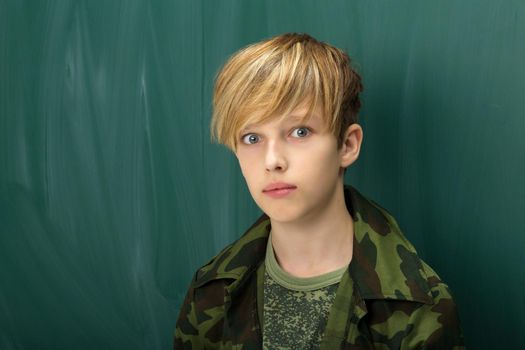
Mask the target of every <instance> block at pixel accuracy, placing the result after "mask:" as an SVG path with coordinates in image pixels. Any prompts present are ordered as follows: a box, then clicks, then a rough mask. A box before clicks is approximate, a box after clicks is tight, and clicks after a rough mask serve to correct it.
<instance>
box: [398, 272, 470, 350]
mask: <svg viewBox="0 0 525 350" xmlns="http://www.w3.org/2000/svg"><path fill="white" fill-rule="evenodd" d="M424 265H426V264H424ZM425 268H426V269H428V270H430V271H431V272H433V271H432V269H431V268H429V267H428V265H426V266H425ZM429 282H430V285H431V289H430V291H431V293H432V296H433V300H434V304H432V305H430V304H425V305H423V306H421V307H420V308H418V309H417V310H416V311H414V313H412V315H411V316H410V321H409V324H410V325H412V327H413V329H412V331H411V332H410V335H409V336H407V337H406V338H405V339H404V340H403V342H402V346H401V348H402V349H447V350H448V349H454V350H458V349H465V345H464V339H463V332H462V330H461V326H460V319H459V314H458V309H457V305H456V303H455V302H454V299H453V297H452V293H451V291H450V289H449V287H448V286H447V285H446V284H445V283H443V282H442V281H441V280H440V279H439V277H438V276H437V275H435V272H434V275H433V276H431V277H430V278H429Z"/></svg>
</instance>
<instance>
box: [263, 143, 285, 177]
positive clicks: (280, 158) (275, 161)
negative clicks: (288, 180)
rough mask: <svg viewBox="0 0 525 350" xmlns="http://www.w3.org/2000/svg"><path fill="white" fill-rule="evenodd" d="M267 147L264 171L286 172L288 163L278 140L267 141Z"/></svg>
mask: <svg viewBox="0 0 525 350" xmlns="http://www.w3.org/2000/svg"><path fill="white" fill-rule="evenodd" d="M267 145H268V146H267V148H266V155H265V162H266V171H275V170H280V171H283V170H286V168H287V167H288V163H287V161H286V156H285V152H284V149H283V146H282V145H281V144H280V142H279V141H278V140H272V141H269V142H268V143H267Z"/></svg>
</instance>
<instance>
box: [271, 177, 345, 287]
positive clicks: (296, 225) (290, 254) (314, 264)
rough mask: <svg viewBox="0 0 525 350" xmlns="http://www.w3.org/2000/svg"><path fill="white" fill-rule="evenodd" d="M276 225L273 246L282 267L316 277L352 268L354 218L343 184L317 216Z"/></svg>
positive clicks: (290, 272) (295, 274)
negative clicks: (348, 207)
mask: <svg viewBox="0 0 525 350" xmlns="http://www.w3.org/2000/svg"><path fill="white" fill-rule="evenodd" d="M270 221H271V224H272V245H273V249H274V252H275V257H276V259H277V262H278V263H279V265H280V266H281V268H282V269H283V270H284V271H286V272H288V273H289V274H291V275H294V276H297V277H312V276H317V275H321V274H324V273H327V272H330V271H334V270H337V269H339V268H341V267H343V266H345V265H348V264H349V263H350V261H351V259H352V250H353V236H354V231H353V219H352V216H351V215H350V213H349V212H348V210H347V209H346V205H345V200H344V191H343V184H342V182H341V185H340V186H338V188H337V190H336V193H335V195H334V196H333V197H332V199H331V200H330V202H329V203H328V204H327V205H325V206H323V209H322V210H320V211H317V212H316V213H315V216H313V215H311V216H310V217H308V218H301V220H299V221H300V222H276V221H275V220H272V219H271V218H270Z"/></svg>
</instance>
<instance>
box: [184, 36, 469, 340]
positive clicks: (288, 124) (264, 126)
mask: <svg viewBox="0 0 525 350" xmlns="http://www.w3.org/2000/svg"><path fill="white" fill-rule="evenodd" d="M361 91H362V85H361V78H360V77H359V75H358V74H357V73H356V72H355V71H354V70H353V69H352V68H351V65H350V58H349V57H348V55H346V54H345V53H344V52H343V51H342V50H340V49H338V48H336V47H333V46H331V45H329V44H326V43H323V42H319V41H317V40H316V39H314V38H312V37H311V36H309V35H307V34H297V33H288V34H283V35H280V36H276V37H274V38H271V39H268V40H265V41H262V42H259V43H255V44H252V45H249V46H247V47H245V48H244V49H242V50H240V51H239V52H237V53H236V54H235V55H233V56H232V57H231V58H230V59H229V60H228V61H227V62H226V64H225V65H224V67H223V68H222V69H221V71H220V72H219V74H218V76H217V79H216V84H215V90H214V96H213V118H212V124H211V127H212V137H213V138H215V139H217V140H218V141H219V142H220V143H222V144H224V145H226V146H227V147H228V148H229V149H230V150H231V151H232V152H234V153H235V155H236V157H237V158H238V160H239V164H240V168H241V171H242V174H243V176H244V178H245V180H246V183H247V185H248V189H249V191H250V193H251V195H252V197H253V199H254V200H255V202H256V203H257V205H258V206H259V207H260V208H261V210H262V211H263V212H264V214H263V215H262V216H261V217H260V218H259V219H258V220H257V221H256V222H255V223H254V224H253V225H252V226H251V227H250V228H249V229H248V230H247V232H245V233H244V235H242V237H241V238H239V239H238V240H237V241H235V242H233V243H232V244H230V245H229V246H227V247H226V248H224V249H223V250H222V251H221V252H220V253H219V254H218V255H217V256H216V257H214V258H213V259H212V260H211V261H210V262H209V263H207V264H206V265H204V266H203V267H201V268H200V269H198V271H197V272H196V273H195V276H194V278H193V280H192V281H191V284H190V287H189V290H188V293H187V296H186V299H185V301H184V303H183V305H182V307H181V311H180V316H179V319H178V322H177V326H176V330H175V340H174V348H175V349H186V348H188V349H189V348H192V349H202V348H206V349H215V348H221V349H222V348H227V349H241V348H242V349H260V348H265V349H319V348H320V349H374V348H377V349H461V348H463V338H462V333H461V329H460V325H459V319H458V314H457V309H456V305H455V303H454V301H453V299H452V296H451V293H450V290H449V288H448V287H447V285H446V284H445V283H444V282H443V281H441V279H440V278H439V277H438V275H437V274H436V273H435V272H434V271H433V270H432V269H431V268H430V267H429V266H428V265H427V264H426V263H425V262H423V261H422V260H421V259H420V258H419V257H418V255H417V253H416V251H415V249H414V247H413V246H412V244H410V242H409V241H408V240H407V239H406V238H405V236H404V235H403V233H402V232H401V231H400V229H399V226H398V224H397V223H396V221H395V219H394V218H393V217H392V216H391V215H390V214H389V212H387V211H386V210H385V209H383V208H382V207H380V206H379V205H378V204H376V203H375V202H373V201H371V200H369V199H367V198H366V197H364V196H363V195H362V194H361V193H359V192H358V191H357V190H356V189H355V188H353V187H351V186H349V185H345V184H344V182H343V178H344V173H345V169H346V168H347V167H348V166H350V165H351V164H352V163H354V162H355V161H356V159H357V158H358V156H359V151H360V147H361V142H362V139H363V131H362V129H361V127H360V126H359V125H358V124H357V114H358V111H359V108H360V100H359V93H360V92H361Z"/></svg>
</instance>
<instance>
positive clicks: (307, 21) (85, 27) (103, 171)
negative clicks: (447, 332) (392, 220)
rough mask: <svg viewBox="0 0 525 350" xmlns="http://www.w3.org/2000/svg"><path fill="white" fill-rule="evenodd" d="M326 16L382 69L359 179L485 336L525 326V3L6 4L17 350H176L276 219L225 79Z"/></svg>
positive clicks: (348, 44) (483, 340)
mask: <svg viewBox="0 0 525 350" xmlns="http://www.w3.org/2000/svg"><path fill="white" fill-rule="evenodd" d="M290 31H294V32H308V33H310V34H311V35H313V36H315V37H316V38H318V39H320V40H324V41H328V42H330V43H332V44H334V45H336V46H338V47H341V48H343V49H345V50H347V51H348V52H349V54H350V55H351V56H352V57H353V58H354V61H355V64H356V67H357V69H358V70H359V71H360V73H361V75H362V77H363V80H364V85H365V92H364V95H363V109H362V113H361V121H362V122H361V123H362V125H363V128H364V132H365V137H364V143H363V148H362V154H361V157H360V159H359V161H358V162H357V163H356V165H355V166H352V167H351V168H350V170H349V171H348V172H347V178H346V182H347V183H351V184H352V185H354V186H355V187H357V188H358V189H359V190H360V191H362V192H363V193H365V194H366V195H368V196H369V197H371V198H373V199H374V200H375V201H377V202H378V203H380V204H382V205H383V206H384V207H386V208H388V209H389V210H390V211H391V212H392V213H393V214H394V216H395V217H396V218H397V219H398V221H399V223H400V226H401V228H402V229H403V230H404V232H405V234H406V235H407V236H408V237H409V239H410V240H411V241H412V242H413V244H414V245H415V246H416V248H417V249H418V251H419V253H420V255H421V256H422V257H423V258H424V259H425V260H426V261H427V262H428V263H429V264H430V265H431V266H432V267H434V268H435V270H436V271H437V272H438V273H439V274H440V275H441V277H442V278H443V279H444V280H445V281H446V282H447V283H448V284H449V286H450V288H451V289H452V292H453V294H454V296H455V297H456V301H457V303H458V304H459V311H460V317H461V320H462V325H463V329H464V332H465V338H466V342H467V345H468V347H469V348H472V349H503V348H505V349H515V348H519V344H521V341H518V339H519V337H520V335H521V331H522V329H523V325H524V324H525V298H524V293H523V288H524V287H525V273H523V266H524V265H525V258H524V255H523V251H524V249H525V235H524V232H525V223H524V221H523V220H522V218H521V215H522V214H521V211H522V210H523V209H524V208H525V186H524V185H523V174H524V173H525V138H524V137H523V136H524V134H525V118H523V116H524V112H525V108H524V105H523V100H524V98H525V95H524V94H525V83H524V82H525V65H523V63H522V61H523V59H524V57H525V40H524V38H525V3H523V2H522V1H510V0H509V1H505V0H490V1H489V0H478V1H474V0H467V1H452V0H446V1H434V2H427V1H416V0H404V1H395V2H394V1H387V0H380V1H365V0H359V1H357V0H356V1H343V0H339V1H329V2H328V1H307V0H302V1H291V0H288V1H280V0H272V1H270V0H268V1H255V0H252V1H241V0H237V1H203V0H200V1H190V0H185V1H182V0H179V1H171V0H165V1H146V0H132V1H122V0H121V1H88V0H84V1H74V0H71V1H29V0H24V1H22V0H2V1H0V348H1V349H72V348H75V349H167V348H171V344H172V337H173V330H174V326H175V322H176V319H177V316H178V310H179V307H180V303H181V301H182V298H183V295H184V294H185V291H186V288H187V285H188V283H189V281H190V278H191V275H192V273H193V272H194V270H195V269H196V268H197V267H198V266H200V265H202V264H204V263H205V262H206V261H207V260H208V259H209V258H210V257H211V256H213V255H214V254H215V253H217V252H218V251H219V250H220V249H221V248H222V247H223V246H224V245H225V244H227V243H229V242H231V241H233V240H234V239H235V238H237V237H238V236H239V235H240V234H241V233H242V232H244V230H245V229H247V228H248V227H249V225H250V224H251V223H252V222H253V220H255V219H256V218H257V217H258V216H259V215H260V213H261V212H260V209H259V208H258V207H257V206H256V205H255V203H254V202H253V200H252V199H251V197H250V194H249V192H248V190H247V187H246V185H245V183H244V180H243V177H242V175H241V172H240V169H239V166H238V163H237V161H236V159H235V157H234V156H233V155H232V154H230V153H228V151H227V150H226V148H224V147H222V146H219V145H216V144H211V143H210V141H209V138H210V135H209V121H210V116H211V110H210V106H211V93H212V89H213V79H214V75H215V73H216V72H217V70H218V69H219V67H220V66H221V64H222V63H223V62H224V61H225V59H226V58H227V57H228V56H229V55H231V54H232V53H233V52H235V51H236V50H237V49H239V48H241V47H243V46H244V45H246V44H248V43H251V42H255V41H258V40H261V39H263V38H267V37H270V36H273V35H276V34H280V33H283V32H290Z"/></svg>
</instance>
